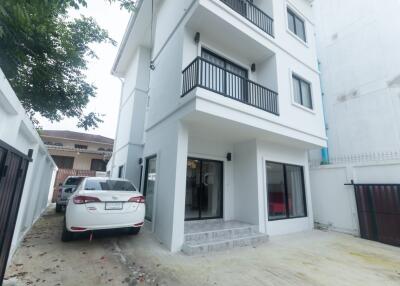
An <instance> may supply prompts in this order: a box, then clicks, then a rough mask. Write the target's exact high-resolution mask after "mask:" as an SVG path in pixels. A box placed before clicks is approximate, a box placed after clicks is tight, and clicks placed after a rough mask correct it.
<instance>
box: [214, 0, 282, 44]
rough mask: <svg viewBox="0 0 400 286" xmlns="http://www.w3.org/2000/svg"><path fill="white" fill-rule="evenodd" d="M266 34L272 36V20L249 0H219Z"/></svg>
mask: <svg viewBox="0 0 400 286" xmlns="http://www.w3.org/2000/svg"><path fill="white" fill-rule="evenodd" d="M221 1H222V2H224V3H225V4H226V5H228V6H229V7H231V8H232V9H233V10H235V11H236V12H238V13H239V14H241V15H242V16H243V17H245V18H246V19H247V20H249V21H250V22H252V23H253V24H254V25H256V26H257V27H259V28H260V29H261V30H263V31H264V32H266V33H267V34H269V35H271V36H272V37H273V36H274V20H273V19H272V18H271V17H270V16H268V15H267V14H266V13H265V12H264V11H262V10H261V9H260V8H258V7H257V6H256V5H254V4H253V3H252V2H250V1H249V0H221Z"/></svg>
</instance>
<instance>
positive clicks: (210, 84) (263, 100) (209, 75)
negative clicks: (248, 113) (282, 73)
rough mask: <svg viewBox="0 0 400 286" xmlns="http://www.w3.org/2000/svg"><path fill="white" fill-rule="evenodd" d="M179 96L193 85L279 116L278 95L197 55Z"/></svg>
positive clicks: (184, 73)
mask: <svg viewBox="0 0 400 286" xmlns="http://www.w3.org/2000/svg"><path fill="white" fill-rule="evenodd" d="M182 74H183V86H182V97H183V96H185V95H186V94H187V93H189V92H190V91H192V90H193V89H194V88H196V87H201V88H204V89H208V90H210V91H213V92H215V93H219V94H221V95H223V96H226V97H229V98H232V99H234V100H237V101H240V102H243V103H245V104H248V105H251V106H254V107H257V108H260V109H263V110H265V111H268V112H270V113H273V114H275V115H279V108H278V94H277V93H276V92H275V91H272V90H270V89H268V88H266V87H264V86H262V85H259V84H257V83H255V82H252V81H250V80H248V79H247V78H245V77H242V76H239V75H237V74H235V73H233V72H231V71H229V70H227V69H225V68H223V67H220V66H218V65H216V64H214V63H212V62H210V61H208V60H206V59H204V58H201V57H197V58H196V59H195V60H194V61H192V62H191V63H190V65H189V66H188V67H187V68H185V69H184V70H183V72H182Z"/></svg>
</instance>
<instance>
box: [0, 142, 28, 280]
mask: <svg viewBox="0 0 400 286" xmlns="http://www.w3.org/2000/svg"><path fill="white" fill-rule="evenodd" d="M31 157H32V151H31V150H29V154H28V155H25V154H22V153H21V152H19V151H18V150H16V149H14V148H13V147H11V146H9V145H8V144H6V143H4V142H3V141H1V140H0V285H2V283H3V282H2V281H3V277H4V272H5V269H6V266H7V260H8V254H9V251H10V247H11V242H12V238H13V234H14V228H15V223H16V221H17V215H18V210H19V204H20V201H21V196H22V191H23V188H24V183H25V177H26V171H27V169H28V165H29V162H30V161H31V159H30V158H31Z"/></svg>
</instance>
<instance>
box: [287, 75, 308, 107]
mask: <svg viewBox="0 0 400 286" xmlns="http://www.w3.org/2000/svg"><path fill="white" fill-rule="evenodd" d="M292 78H293V97H294V101H295V102H296V103H298V104H300V105H303V106H305V107H307V108H310V109H313V105H312V96H311V85H310V83H308V82H306V81H305V80H303V79H301V78H299V77H297V76H295V75H293V76H292Z"/></svg>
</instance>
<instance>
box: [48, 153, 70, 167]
mask: <svg viewBox="0 0 400 286" xmlns="http://www.w3.org/2000/svg"><path fill="white" fill-rule="evenodd" d="M51 157H53V160H54V162H55V163H56V165H57V167H58V168H59V169H73V168H74V159H75V158H74V157H68V156H56V155H52V156H51Z"/></svg>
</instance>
